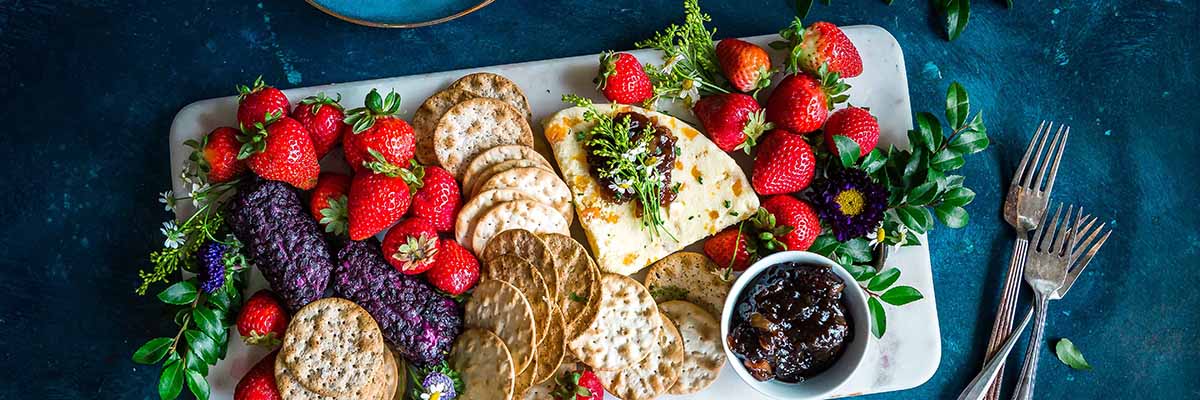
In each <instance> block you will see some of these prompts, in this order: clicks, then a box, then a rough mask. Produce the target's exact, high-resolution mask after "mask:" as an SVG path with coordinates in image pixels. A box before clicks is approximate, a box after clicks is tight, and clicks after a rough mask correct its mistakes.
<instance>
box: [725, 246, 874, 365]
mask: <svg viewBox="0 0 1200 400" xmlns="http://www.w3.org/2000/svg"><path fill="white" fill-rule="evenodd" d="M749 288H750V290H748V291H747V292H746V293H743V294H742V296H741V298H739V299H738V303H737V306H736V308H735V315H734V316H733V328H732V329H731V330H730V333H729V337H728V338H726V340H728V341H729V347H730V349H732V350H733V352H734V354H736V355H737V357H738V359H739V360H740V361H741V362H742V365H745V366H746V370H747V371H749V372H750V375H752V376H754V378H755V379H758V380H760V381H766V380H770V379H772V378H773V379H776V380H779V381H780V382H787V383H798V382H803V381H804V380H805V379H809V378H812V377H814V376H816V375H817V374H820V373H821V372H824V371H825V370H827V369H829V367H831V366H833V364H834V363H835V362H837V360H838V358H840V357H841V356H842V353H843V352H844V351H845V348H846V344H847V343H849V342H850V341H851V340H852V339H853V335H854V333H853V329H851V327H852V324H853V321H851V319H850V315H849V313H848V312H847V310H846V307H845V305H844V304H843V303H842V291H843V290H845V288H846V284H845V282H843V281H842V279H841V278H839V277H838V276H837V275H836V274H834V273H833V271H831V270H830V269H829V267H827V266H823V265H814V264H805V263H796V262H786V263H780V264H776V265H774V266H772V267H771V268H768V269H767V270H766V271H765V272H763V273H762V274H760V275H759V276H757V277H755V279H754V281H753V282H751V284H750V286H749Z"/></svg>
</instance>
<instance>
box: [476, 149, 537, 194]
mask: <svg viewBox="0 0 1200 400" xmlns="http://www.w3.org/2000/svg"><path fill="white" fill-rule="evenodd" d="M514 160H526V161H531V162H534V163H537V164H539V165H542V166H544V167H546V169H548V170H553V169H554V167H552V166H550V162H549V161H546V157H543V156H542V155H541V153H538V152H537V150H534V149H533V148H532V147H529V146H522V145H519V144H508V145H502V146H496V147H492V148H490V149H487V150H484V151H483V152H481V153H479V155H477V156H475V158H473V159H471V162H470V163H468V164H467V168H466V170H464V171H463V189H464V190H463V193H473V192H470V191H467V190H466V189H467V188H469V187H470V186H471V185H470V184H471V183H474V180H475V175H479V173H481V172H483V171H484V170H486V169H488V168H490V167H492V166H494V165H496V164H500V163H503V162H505V161H514Z"/></svg>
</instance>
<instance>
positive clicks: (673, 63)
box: [634, 0, 734, 108]
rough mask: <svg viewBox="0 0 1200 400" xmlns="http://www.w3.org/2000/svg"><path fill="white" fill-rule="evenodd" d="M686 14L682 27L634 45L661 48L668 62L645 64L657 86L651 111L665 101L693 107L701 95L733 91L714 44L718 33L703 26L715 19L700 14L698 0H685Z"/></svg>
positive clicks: (669, 27)
mask: <svg viewBox="0 0 1200 400" xmlns="http://www.w3.org/2000/svg"><path fill="white" fill-rule="evenodd" d="M683 11H684V22H683V24H682V25H678V24H672V25H669V26H667V27H666V28H665V29H663V30H662V31H659V32H656V33H655V34H654V36H653V37H651V38H650V39H647V40H643V41H640V42H637V43H635V44H634V45H635V46H637V47H638V48H650V49H658V50H660V51H662V52H663V59H664V60H666V63H665V64H663V65H662V66H658V65H654V64H649V63H647V64H646V65H645V69H646V74H647V75H649V76H650V82H651V84H653V85H654V96H653V97H651V98H650V99H649V100H647V104H646V106H647V107H648V108H653V105H654V104H655V103H656V102H657V101H658V100H659V99H663V98H665V99H669V100H671V101H675V100H683V101H684V102H685V104H686V105H687V106H688V107H689V108H690V107H691V105H692V104H694V103H695V101H696V100H698V99H699V98H700V96H704V95H709V94H717V93H732V92H734V90H733V89H732V88H731V87H730V86H729V83H728V81H727V80H726V79H725V78H724V76H723V75H721V67H720V65H719V64H718V63H717V50H716V44H715V42H714V41H713V35H714V34H716V32H717V31H716V29H713V30H709V29H708V28H707V27H705V26H704V24H705V23H707V22H711V21H712V18H711V17H709V16H708V14H705V13H703V12H701V11H700V5H699V4H697V0H684V2H683Z"/></svg>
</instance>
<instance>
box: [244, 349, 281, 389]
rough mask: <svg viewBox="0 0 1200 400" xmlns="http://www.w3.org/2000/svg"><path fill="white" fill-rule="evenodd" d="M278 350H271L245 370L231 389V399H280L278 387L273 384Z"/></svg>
mask: <svg viewBox="0 0 1200 400" xmlns="http://www.w3.org/2000/svg"><path fill="white" fill-rule="evenodd" d="M278 355H279V352H278V351H274V352H271V354H267V356H266V357H263V359H262V360H259V361H258V363H256V364H254V367H252V368H250V370H249V371H246V375H244V376H242V380H240V381H238V384H237V387H235V388H234V389H233V400H281V399H283V397H282V396H280V395H279V389H278V388H276V386H275V357H276V356H278Z"/></svg>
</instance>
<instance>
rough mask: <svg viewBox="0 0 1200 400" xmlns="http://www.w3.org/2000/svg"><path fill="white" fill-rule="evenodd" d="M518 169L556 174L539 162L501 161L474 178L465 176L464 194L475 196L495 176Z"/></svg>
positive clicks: (468, 175)
mask: <svg viewBox="0 0 1200 400" xmlns="http://www.w3.org/2000/svg"><path fill="white" fill-rule="evenodd" d="M516 168H539V169H543V170H546V171H548V172H551V173H553V172H554V170H552V169H550V168H548V167H546V166H544V165H541V164H539V163H538V162H537V161H533V160H507V161H501V162H500V163H497V164H492V166H490V167H487V168H486V169H484V170H483V171H480V172H479V173H476V174H475V175H474V176H472V175H470V174H467V175H465V176H464V177H463V188H466V191H465V192H464V193H469V194H472V195H473V194H475V192H476V191H478V190H479V187H480V186H481V185H482V184H483V183H484V182H487V181H488V179H491V178H492V177H493V176H496V174H499V173H501V172H504V171H508V170H510V169H516Z"/></svg>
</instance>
